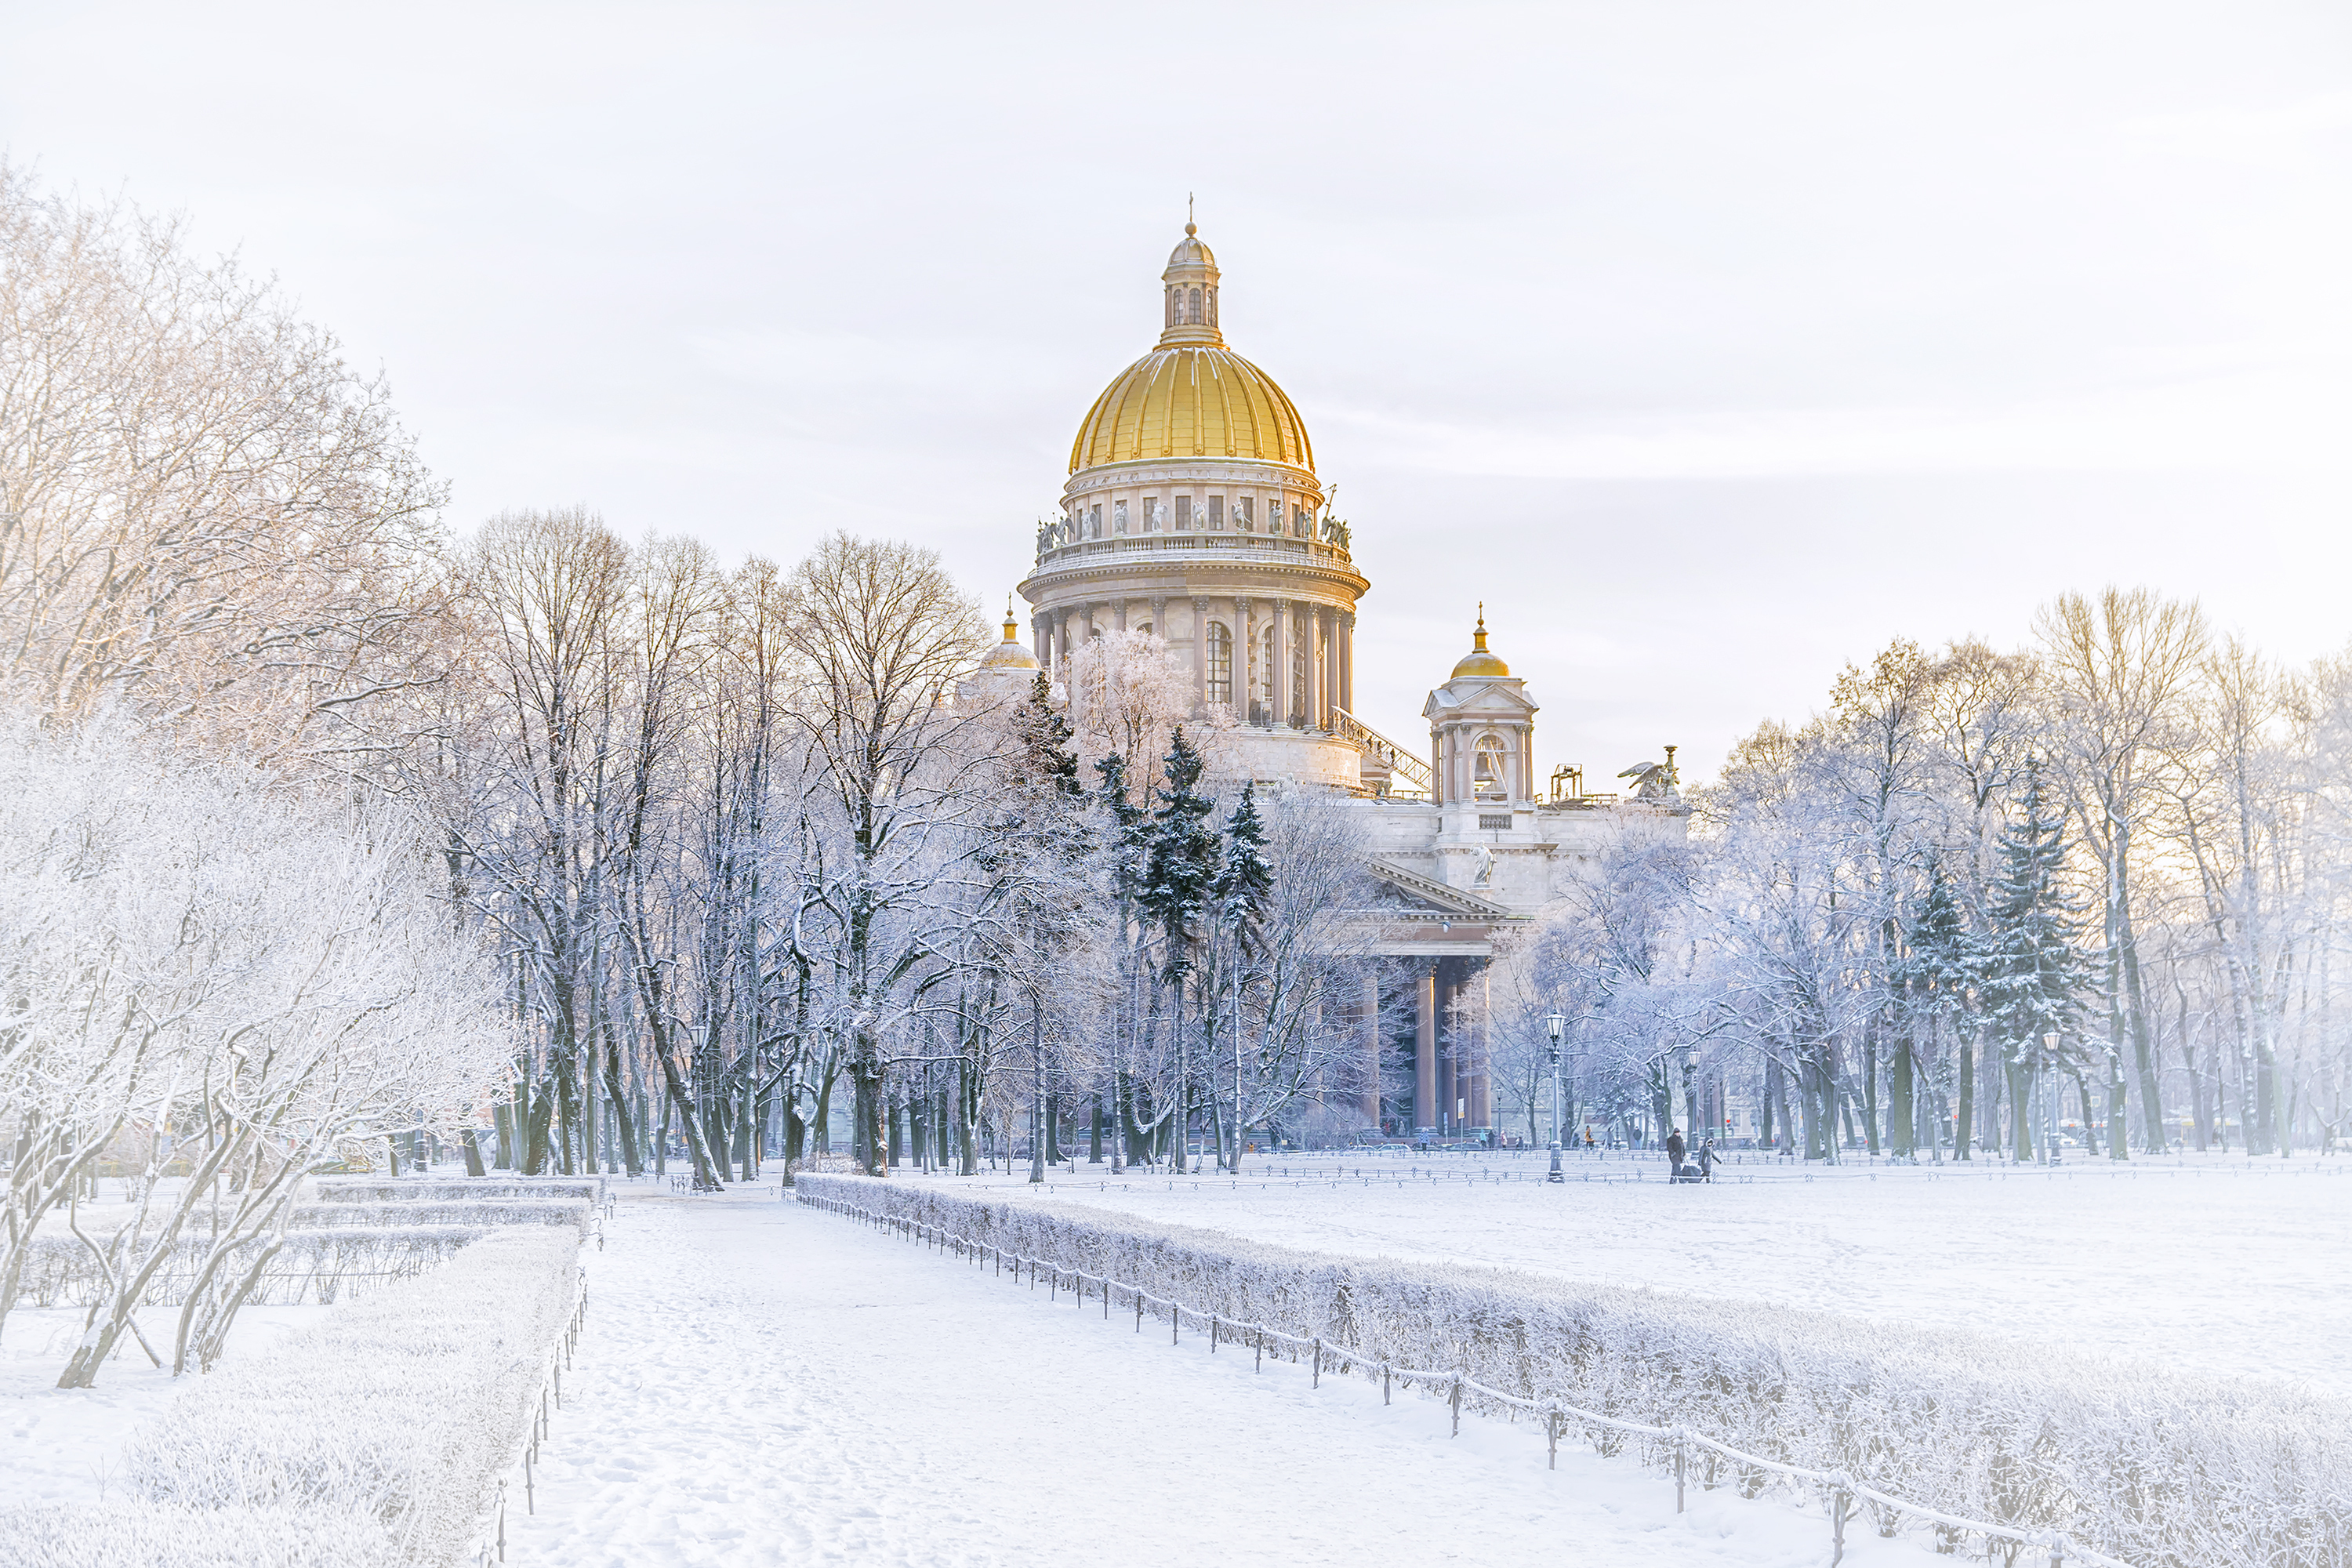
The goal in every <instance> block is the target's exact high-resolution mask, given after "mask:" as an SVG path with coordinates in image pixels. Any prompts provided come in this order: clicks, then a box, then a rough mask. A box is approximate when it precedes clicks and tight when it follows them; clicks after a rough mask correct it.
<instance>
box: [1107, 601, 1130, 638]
mask: <svg viewBox="0 0 2352 1568" xmlns="http://www.w3.org/2000/svg"><path fill="white" fill-rule="evenodd" d="M1110 625H1111V629H1112V630H1113V631H1120V632H1123V631H1125V630H1127V601H1126V600H1125V599H1113V600H1112V601H1111V603H1110Z"/></svg>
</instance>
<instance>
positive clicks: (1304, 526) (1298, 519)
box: [1290, 506, 1315, 539]
mask: <svg viewBox="0 0 2352 1568" xmlns="http://www.w3.org/2000/svg"><path fill="white" fill-rule="evenodd" d="M1314 516H1315V514H1314V513H1312V512H1310V511H1308V510H1307V509H1306V508H1305V507H1303V506H1294V507H1292V508H1291V509H1290V531H1291V532H1292V533H1293V534H1295V535H1297V537H1298V538H1300V539H1305V538H1307V535H1308V534H1309V533H1311V532H1312V531H1313V530H1312V529H1311V528H1310V527H1309V526H1308V525H1309V524H1310V523H1311V522H1312V521H1314Z"/></svg>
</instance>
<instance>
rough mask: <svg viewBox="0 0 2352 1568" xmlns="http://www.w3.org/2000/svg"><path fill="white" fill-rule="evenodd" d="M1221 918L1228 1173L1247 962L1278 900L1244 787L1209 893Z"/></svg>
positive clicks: (1252, 801) (1260, 823)
mask: <svg viewBox="0 0 2352 1568" xmlns="http://www.w3.org/2000/svg"><path fill="white" fill-rule="evenodd" d="M1210 892H1211V896H1212V898H1213V900H1214V907H1215V910H1216V914H1217V930H1218V932H1219V934H1220V935H1221V936H1223V938H1224V939H1225V940H1226V941H1227V942H1230V943H1231V944H1232V949H1233V954H1234V964H1233V974H1232V975H1231V977H1230V979H1229V982H1228V984H1230V985H1231V987H1232V991H1233V1000H1234V1007H1233V1022H1234V1141H1233V1147H1232V1148H1231V1149H1230V1150H1229V1151H1228V1152H1227V1163H1226V1168H1227V1169H1228V1170H1234V1171H1238V1170H1240V1169H1241V1168H1242V1127H1243V1125H1244V1123H1243V1118H1244V1113H1245V1108H1244V1104H1243V1095H1242V988H1243V986H1244V984H1245V983H1246V981H1247V979H1248V974H1249V969H1248V965H1249V962H1250V960H1252V959H1254V958H1255V957H1256V956H1257V955H1258V952H1259V949H1260V947H1261V945H1262V942H1261V938H1262V933H1263V932H1264V931H1265V906H1266V901H1267V900H1269V899H1271V898H1272V897H1273V896H1274V868H1273V867H1271V866H1270V865H1268V864H1267V863H1266V858H1265V821H1264V819H1263V818H1261V817H1260V816H1258V813H1257V790H1256V786H1255V785H1254V784H1243V785H1242V798H1241V800H1240V802H1239V803H1238V804H1236V805H1234V814H1233V816H1229V817H1227V818H1226V819H1225V858H1224V863H1223V865H1222V866H1220V867H1218V868H1217V877H1216V881H1215V882H1214V883H1213V886H1212V887H1211V889H1210Z"/></svg>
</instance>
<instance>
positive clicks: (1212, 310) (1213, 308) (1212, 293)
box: [1209, 287, 1217, 326]
mask: <svg viewBox="0 0 2352 1568" xmlns="http://www.w3.org/2000/svg"><path fill="white" fill-rule="evenodd" d="M1216 324H1217V290H1216V289H1215V288H1213V287H1212V288H1211V289H1209V325H1211V326H1215V325H1216Z"/></svg>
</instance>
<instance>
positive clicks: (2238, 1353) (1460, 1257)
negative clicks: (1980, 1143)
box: [893, 1153, 2352, 1396]
mask: <svg viewBox="0 0 2352 1568" xmlns="http://www.w3.org/2000/svg"><path fill="white" fill-rule="evenodd" d="M1633 1168H1634V1165H1633V1163H1630V1162H1628V1161H1627V1160H1626V1159H1625V1158H1624V1157H1623V1156H1622V1155H1620V1156H1617V1157H1615V1158H1613V1159H1606V1160H1604V1159H1591V1160H1586V1161H1576V1160H1571V1161H1570V1165H1569V1178H1570V1179H1569V1182H1568V1184H1567V1185H1565V1186H1561V1187H1550V1186H1546V1185H1545V1184H1542V1182H1541V1181H1540V1180H1539V1179H1534V1178H1539V1177H1540V1175H1541V1173H1542V1169H1543V1156H1542V1155H1541V1154H1540V1153H1538V1154H1535V1155H1531V1156H1527V1157H1511V1156H1501V1157H1494V1158H1487V1159H1478V1158H1467V1159H1465V1158H1447V1159H1439V1160H1432V1159H1422V1160H1419V1161H1414V1160H1397V1159H1385V1160H1377V1161H1375V1160H1360V1159H1354V1158H1347V1159H1322V1160H1299V1159H1295V1158H1294V1159H1289V1160H1284V1159H1278V1158H1277V1159H1275V1160H1272V1161H1262V1162H1259V1163H1257V1164H1256V1165H1255V1168H1252V1169H1249V1170H1246V1171H1245V1172H1244V1177H1243V1179H1242V1180H1240V1181H1239V1182H1235V1181H1233V1180H1231V1179H1229V1178H1225V1177H1221V1176H1212V1175H1203V1176H1201V1177H1198V1178H1186V1177H1175V1178H1172V1179H1171V1178H1170V1177H1168V1176H1166V1175H1165V1174H1150V1173H1137V1174H1134V1175H1131V1176H1128V1177H1118V1176H1113V1175H1110V1174H1108V1166H1091V1165H1087V1164H1086V1163H1080V1164H1079V1165H1078V1166H1077V1167H1076V1170H1075V1171H1073V1170H1072V1169H1071V1168H1070V1167H1068V1166H1063V1167H1060V1168H1059V1169H1058V1170H1057V1172H1056V1173H1055V1176H1054V1179H1053V1181H1052V1183H1051V1184H1050V1189H1051V1190H1050V1195H1051V1196H1053V1197H1055V1198H1056V1199H1060V1200H1064V1201H1075V1202H1078V1203H1084V1204H1087V1205H1092V1206H1095V1207H1098V1208H1105V1209H1111V1210H1116V1211H1119V1212H1124V1213H1130V1214H1137V1215H1146V1216H1149V1217H1151V1218H1154V1219H1160V1220H1166V1221H1170V1222H1173V1223H1177V1224H1182V1225H1188V1226H1202V1227H1204V1228H1208V1229H1213V1230H1221V1231H1225V1232H1228V1233H1230V1234H1233V1235H1236V1236H1244V1237H1251V1238H1254V1239H1256V1240H1260V1241H1267V1242H1276V1243H1281V1244H1283V1245H1286V1246H1291V1247H1305V1248H1309V1249H1312V1250H1316V1251H1321V1252H1331V1253H1340V1254H1346V1255H1349V1256H1355V1257H1387V1258H1419V1259H1424V1260H1430V1261H1436V1262H1448V1263H1475V1264H1487V1265H1493V1266H1496V1267H1500V1268H1517V1269H1524V1270H1528V1271H1530V1272H1535V1273H1543V1274H1552V1275H1559V1276H1565V1277H1568V1278H1571V1279H1580V1280H1586V1281H1590V1282H1593V1283H1600V1284H1611V1285H1625V1286H1647V1287H1649V1288H1651V1289H1657V1290H1664V1291H1675V1292H1680V1293H1683V1294H1688V1295H1696V1296H1714V1297H1721V1298H1727V1299H1733V1300H1765V1301H1772V1302H1778V1303H1780V1304H1783V1305H1787V1306H1793V1307H1803V1308H1809V1309H1812V1310H1821V1311H1829V1312H1847V1313H1853V1314H1856V1315H1859V1316H1864V1317H1870V1318H1875V1319H1880V1320H1883V1321H1900V1322H1919V1323H1928V1324H1937V1325H1942V1326H1947V1327H1954V1328H1965V1329H1970V1330H1974V1331H1978V1332H1980V1333H1988V1334H1995V1335H2001V1336H2007V1337H2012V1338H2016V1339H2021V1340H2027V1341H2032V1342H2038V1343H2042V1344H2046V1345H2052V1346H2057V1347H2063V1348H2066V1349H2070V1350H2074V1351H2077V1352H2083V1353H2086V1354H2091V1355H2100V1356H2110V1357H2115V1356H2126V1357H2147V1358H2152V1359H2155V1360H2157V1361H2158V1362H2160V1363H2163V1364H2165V1365H2168V1366H2170V1367H2176V1368H2180V1369H2193V1370H2196V1371H2200V1372H2204V1373H2211V1374H2215V1375H2219V1376H2223V1377H2263V1378H2273V1379H2280V1380H2284V1381H2286V1382H2289V1383H2293V1384H2301V1385H2303V1386H2305V1387H2306V1388H2309V1389H2311V1390H2312V1391H2314V1392H2319V1393H2326V1394H2335V1395H2339V1396H2340V1395H2344V1394H2352V1314H2347V1310H2346V1303H2347V1301H2352V1160H2345V1159H2329V1160H2324V1161H2314V1160H2308V1159H2305V1160H2298V1161H2294V1162H2292V1163H2290V1162H2279V1161H2272V1162H2252V1163H2249V1162H2247V1161H2246V1160H2245V1158H2244V1157H2243V1156H2242V1155H2241V1156H2232V1157H2227V1158H2222V1157H2215V1158H2211V1159H2208V1160H2206V1161H2203V1162H2201V1163H2200V1162H2199V1161H2197V1160H2196V1159H2195V1158H2194V1157H2191V1158H2190V1159H2189V1160H2188V1161H2186V1162H2180V1163H2156V1162H2146V1163H2135V1164H2134V1165H2133V1166H2132V1167H2131V1168H2130V1170H2129V1171H2128V1172H2127V1173H2117V1172H2115V1171H2113V1170H2111V1169H2109V1168H2108V1166H2107V1163H2106V1162H2105V1161H2098V1162H2090V1161H2081V1162H2078V1163H2075V1164H2072V1165H2063V1166H2061V1167H2060V1169H2059V1172H2058V1173H2056V1174H2054V1175H2053V1174H2049V1173H2044V1172H2042V1171H2040V1170H2037V1169H2033V1168H2030V1167H2029V1168H2023V1169H2011V1168H2009V1167H2005V1166H2002V1167H1992V1168H1990V1171H1989V1172H1978V1173H1968V1174H1961V1173H1959V1168H1958V1167H1954V1166H1951V1165H1946V1166H1943V1167H1942V1168H1941V1169H1940V1170H1939V1169H1937V1168H1936V1167H1932V1166H1926V1167H1918V1168H1897V1169H1888V1168H1881V1169H1879V1170H1876V1171H1871V1170H1867V1169H1863V1168H1859V1167H1851V1166H1850V1167H1846V1168H1843V1169H1842V1170H1840V1171H1838V1172H1835V1173H1823V1174H1821V1175H1820V1176H1818V1178H1817V1179H1814V1180H1810V1181H1809V1180H1806V1179H1805V1178H1804V1176H1803V1174H1802V1173H1797V1172H1790V1171H1789V1170H1787V1169H1786V1168H1785V1167H1775V1166H1770V1165H1766V1166H1761V1167H1734V1168H1732V1169H1731V1170H1729V1171H1727V1172H1726V1173H1725V1175H1726V1177H1727V1179H1726V1180H1724V1181H1719V1182H1717V1184H1713V1185H1709V1186H1690V1185H1673V1184H1667V1183H1664V1182H1661V1181H1658V1180H1656V1179H1655V1178H1656V1176H1657V1175H1658V1174H1659V1165H1658V1163H1656V1162H1655V1161H1652V1162H1650V1163H1647V1165H1646V1166H1644V1167H1643V1168H1644V1169H1646V1170H1647V1172H1648V1176H1649V1179H1645V1180H1643V1181H1640V1182H1633V1181H1627V1180H1624V1179H1622V1178H1624V1177H1625V1176H1626V1175H1627V1174H1628V1173H1629V1172H1630V1171H1631V1170H1633ZM1285 1171H1287V1172H1289V1173H1291V1175H1290V1176H1289V1177H1287V1178H1286V1177H1285V1176H1284V1175H1283V1174H1281V1173H1283V1172H1285ZM1358 1172H1363V1173H1367V1174H1368V1175H1369V1176H1370V1178H1371V1179H1370V1180H1368V1181H1367V1180H1362V1179H1359V1177H1358V1176H1357V1175H1356V1174H1355V1173H1358ZM1482 1172H1483V1173H1488V1179H1485V1180H1475V1179H1474V1180H1470V1181H1465V1180H1464V1177H1465V1175H1468V1176H1472V1177H1474V1178H1475V1177H1476V1176H1477V1175H1478V1174H1479V1173H1482ZM1305 1173H1314V1176H1313V1178H1310V1179H1301V1177H1302V1175H1304V1174H1305ZM1431 1173H1436V1175H1437V1176H1438V1178H1439V1179H1438V1180H1435V1181H1432V1180H1430V1179H1429V1177H1430V1175H1431ZM1499 1175H1508V1176H1510V1177H1513V1178H1514V1179H1508V1180H1502V1181H1496V1180H1494V1179H1492V1177H1493V1176H1499ZM1585 1176H1593V1177H1600V1176H1610V1177H1615V1178H1618V1179H1617V1180H1612V1181H1601V1180H1592V1181H1587V1180H1583V1179H1580V1178H1582V1177H1585ZM1739 1177H1752V1178H1754V1179H1752V1180H1744V1181H1743V1180H1739V1179H1737V1178H1739ZM893 1179H894V1180H896V1179H905V1180H911V1181H916V1182H922V1183H936V1184H940V1185H941V1186H946V1187H952V1188H957V1189H962V1190H977V1189H985V1190H987V1191H988V1193H989V1194H990V1195H992V1196H1000V1197H1018V1196H1020V1195H1021V1194H1026V1193H1029V1192H1031V1191H1032V1190H1033V1189H1031V1188H1030V1187H1029V1186H1028V1184H1027V1183H1026V1181H1025V1180H1024V1179H1023V1177H1021V1176H1020V1175H1017V1174H1016V1175H1013V1176H1006V1175H1003V1174H1001V1173H1000V1174H996V1175H992V1176H981V1177H976V1178H971V1179H964V1178H957V1177H941V1176H922V1175H919V1174H908V1173H894V1175H893ZM1335 1182H1336V1184H1335Z"/></svg>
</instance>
